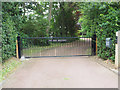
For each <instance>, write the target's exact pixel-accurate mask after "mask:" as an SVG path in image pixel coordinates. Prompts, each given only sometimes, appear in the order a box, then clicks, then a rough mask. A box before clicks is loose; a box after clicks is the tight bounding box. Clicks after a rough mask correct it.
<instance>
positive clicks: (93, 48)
mask: <svg viewBox="0 0 120 90" xmlns="http://www.w3.org/2000/svg"><path fill="white" fill-rule="evenodd" d="M30 38H31V37H30ZM34 38H40V37H34ZM45 38H49V37H45ZM53 38H55V37H53ZM61 38H62V37H61ZM63 38H64V37H63ZM22 39H23V38H21V37H20V35H19V34H18V36H17V40H16V57H17V58H19V59H20V58H21V49H22V48H21V44H22V42H21V40H22ZM91 39H92V41H91V55H87V56H94V55H96V52H97V46H96V45H97V43H96V41H97V38H96V34H94V35H93V36H92V38H91ZM78 56H81V55H78ZM53 57H54V56H53Z"/></svg>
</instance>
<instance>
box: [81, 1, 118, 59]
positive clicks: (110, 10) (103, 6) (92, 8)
mask: <svg viewBox="0 0 120 90" xmlns="http://www.w3.org/2000/svg"><path fill="white" fill-rule="evenodd" d="M83 4H84V5H86V7H84V8H83V9H82V10H83V11H82V12H83V13H84V14H85V15H84V16H82V17H81V18H80V20H79V22H81V23H82V31H83V32H87V35H88V36H89V35H90V36H92V35H93V34H94V33H96V35H97V41H98V42H97V45H98V51H97V53H98V56H99V57H101V58H103V59H110V60H115V40H116V32H117V31H118V30H119V29H120V9H119V7H120V2H111V3H107V2H104V3H83ZM106 38H112V47H111V48H107V47H106V43H105V42H106V41H105V40H106Z"/></svg>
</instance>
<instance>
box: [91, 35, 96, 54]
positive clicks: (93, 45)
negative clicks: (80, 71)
mask: <svg viewBox="0 0 120 90" xmlns="http://www.w3.org/2000/svg"><path fill="white" fill-rule="evenodd" d="M92 55H96V34H94V35H93V36H92Z"/></svg>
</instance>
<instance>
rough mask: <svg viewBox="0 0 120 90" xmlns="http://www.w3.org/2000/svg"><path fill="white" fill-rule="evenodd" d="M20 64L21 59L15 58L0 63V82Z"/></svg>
mask: <svg viewBox="0 0 120 90" xmlns="http://www.w3.org/2000/svg"><path fill="white" fill-rule="evenodd" d="M20 64H21V61H20V60H19V59H16V58H11V59H9V60H7V61H6V62H4V63H3V64H2V65H0V82H2V80H5V78H7V77H8V76H9V75H10V74H11V73H12V72H13V71H15V70H16V68H17V66H18V65H20Z"/></svg>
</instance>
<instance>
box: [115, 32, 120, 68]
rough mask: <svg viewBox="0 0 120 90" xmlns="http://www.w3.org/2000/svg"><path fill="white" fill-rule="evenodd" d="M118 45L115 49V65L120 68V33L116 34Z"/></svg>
mask: <svg viewBox="0 0 120 90" xmlns="http://www.w3.org/2000/svg"><path fill="white" fill-rule="evenodd" d="M116 36H117V44H116V47H115V65H116V66H117V67H120V31H118V32H116Z"/></svg>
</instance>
